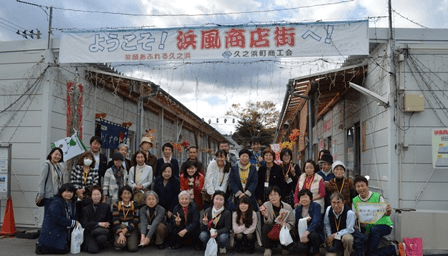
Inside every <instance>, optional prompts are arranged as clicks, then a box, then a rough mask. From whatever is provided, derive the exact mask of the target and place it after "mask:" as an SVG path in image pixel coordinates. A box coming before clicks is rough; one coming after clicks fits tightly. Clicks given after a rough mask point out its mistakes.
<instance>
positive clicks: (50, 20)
mask: <svg viewBox="0 0 448 256" xmlns="http://www.w3.org/2000/svg"><path fill="white" fill-rule="evenodd" d="M52 20H53V6H51V7H50V19H49V21H48V44H47V49H48V50H50V46H51V31H52V29H51V22H52Z"/></svg>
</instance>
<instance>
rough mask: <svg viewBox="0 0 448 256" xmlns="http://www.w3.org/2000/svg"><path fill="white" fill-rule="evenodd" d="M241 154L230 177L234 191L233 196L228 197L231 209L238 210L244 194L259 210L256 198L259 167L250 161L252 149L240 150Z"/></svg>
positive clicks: (230, 183) (230, 185)
mask: <svg viewBox="0 0 448 256" xmlns="http://www.w3.org/2000/svg"><path fill="white" fill-rule="evenodd" d="M239 156H240V161H239V162H238V164H237V165H235V166H234V167H232V171H231V172H230V177H229V187H230V189H231V192H232V196H231V197H230V198H229V199H228V201H229V202H228V207H229V210H231V211H233V210H236V204H237V203H238V200H239V199H240V198H241V197H243V196H248V197H249V198H250V201H251V204H252V207H253V209H254V210H255V211H258V205H257V201H256V199H255V189H256V188H257V185H258V173H257V168H256V167H255V166H253V165H251V163H250V162H249V159H250V151H249V150H248V149H242V150H240V152H239Z"/></svg>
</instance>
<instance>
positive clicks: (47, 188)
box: [39, 160, 65, 199]
mask: <svg viewBox="0 0 448 256" xmlns="http://www.w3.org/2000/svg"><path fill="white" fill-rule="evenodd" d="M56 165H57V166H58V167H59V170H60V171H61V172H60V175H61V179H62V180H61V183H58V173H57V171H56V170H55V169H54V166H53V165H52V164H51V162H50V161H49V160H45V162H44V164H43V165H42V170H41V172H40V182H39V199H44V198H52V197H53V196H54V195H56V194H57V193H58V189H59V186H58V184H60V185H62V184H64V182H65V181H64V180H63V177H64V173H65V165H64V164H63V163H57V164H56Z"/></svg>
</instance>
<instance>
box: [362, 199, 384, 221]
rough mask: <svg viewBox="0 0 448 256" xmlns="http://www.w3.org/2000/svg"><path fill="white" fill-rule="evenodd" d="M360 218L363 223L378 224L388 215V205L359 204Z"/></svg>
mask: <svg viewBox="0 0 448 256" xmlns="http://www.w3.org/2000/svg"><path fill="white" fill-rule="evenodd" d="M357 204H358V217H359V221H360V222H361V223H376V222H377V221H378V220H379V219H381V217H383V215H384V214H385V213H386V207H387V203H362V202H358V203H357Z"/></svg>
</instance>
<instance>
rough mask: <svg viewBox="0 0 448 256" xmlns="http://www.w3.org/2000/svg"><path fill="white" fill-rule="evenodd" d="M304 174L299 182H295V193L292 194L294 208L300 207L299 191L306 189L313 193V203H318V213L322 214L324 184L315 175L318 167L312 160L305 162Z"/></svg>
mask: <svg viewBox="0 0 448 256" xmlns="http://www.w3.org/2000/svg"><path fill="white" fill-rule="evenodd" d="M304 169H305V173H303V174H302V175H300V178H299V182H297V186H296V191H295V193H294V207H297V206H299V205H300V198H299V197H298V195H299V191H300V190H302V189H308V190H309V191H311V193H313V198H312V199H313V201H314V202H316V203H318V204H319V205H320V207H321V210H320V213H321V214H323V213H324V210H325V209H324V204H325V202H324V198H325V184H324V179H323V178H322V176H320V175H319V174H317V172H318V171H319V170H318V167H317V165H316V162H314V161H313V160H311V159H310V160H307V161H306V162H305V167H304Z"/></svg>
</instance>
